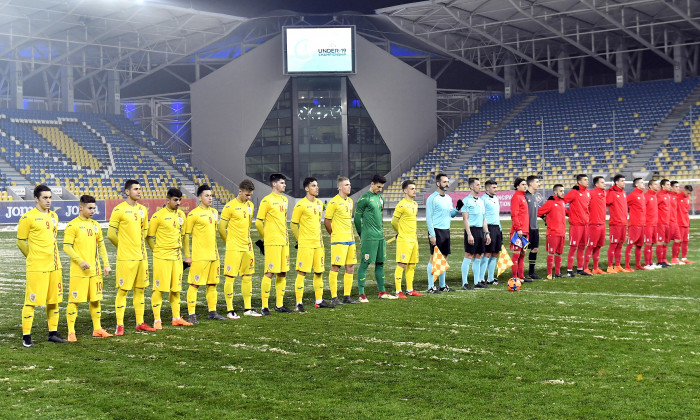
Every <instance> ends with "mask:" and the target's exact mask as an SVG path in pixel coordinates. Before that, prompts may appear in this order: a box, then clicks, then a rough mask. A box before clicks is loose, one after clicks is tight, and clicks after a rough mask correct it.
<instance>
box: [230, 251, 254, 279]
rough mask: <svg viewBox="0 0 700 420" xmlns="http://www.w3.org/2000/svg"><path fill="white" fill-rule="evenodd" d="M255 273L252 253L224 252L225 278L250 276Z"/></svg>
mask: <svg viewBox="0 0 700 420" xmlns="http://www.w3.org/2000/svg"><path fill="white" fill-rule="evenodd" d="M253 273H255V254H254V253H253V251H226V256H225V257H224V275H225V276H226V277H237V276H250V275H253Z"/></svg>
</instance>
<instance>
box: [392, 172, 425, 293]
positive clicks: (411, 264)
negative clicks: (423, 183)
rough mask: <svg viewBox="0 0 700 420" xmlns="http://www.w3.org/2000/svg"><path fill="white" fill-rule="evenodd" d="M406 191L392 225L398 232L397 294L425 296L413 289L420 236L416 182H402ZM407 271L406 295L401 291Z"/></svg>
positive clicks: (395, 280)
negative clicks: (417, 217)
mask: <svg viewBox="0 0 700 420" xmlns="http://www.w3.org/2000/svg"><path fill="white" fill-rule="evenodd" d="M401 189H402V190H403V193H404V198H403V200H401V201H399V204H397V205H396V209H394V216H393V217H392V218H391V227H393V228H394V230H395V231H396V233H397V236H396V271H394V282H395V285H396V296H397V297H399V298H400V299H406V295H408V296H423V294H421V293H418V292H417V291H416V290H414V289H413V275H414V273H415V269H416V264H418V237H417V235H416V214H418V204H417V203H416V184H415V182H413V181H410V180H407V181H404V182H403V183H402V184H401ZM404 272H405V273H406V295H404V293H403V292H402V291H401V280H402V279H403V275H404Z"/></svg>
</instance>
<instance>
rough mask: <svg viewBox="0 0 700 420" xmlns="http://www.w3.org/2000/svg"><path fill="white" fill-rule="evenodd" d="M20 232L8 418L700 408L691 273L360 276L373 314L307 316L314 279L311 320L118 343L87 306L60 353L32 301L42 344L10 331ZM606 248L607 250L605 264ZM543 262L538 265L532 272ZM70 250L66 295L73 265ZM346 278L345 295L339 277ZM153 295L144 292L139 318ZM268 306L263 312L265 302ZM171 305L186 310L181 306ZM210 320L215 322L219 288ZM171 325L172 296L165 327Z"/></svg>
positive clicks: (5, 377)
mask: <svg viewBox="0 0 700 420" xmlns="http://www.w3.org/2000/svg"><path fill="white" fill-rule="evenodd" d="M452 226H453V229H452V233H453V238H456V239H453V251H454V252H455V254H453V255H452V256H451V257H450V258H449V262H450V264H451V265H452V268H451V270H450V271H449V273H448V284H449V285H450V286H454V287H457V286H459V285H460V277H461V275H460V269H459V267H460V263H461V259H462V255H463V254H462V251H463V246H462V229H460V228H459V226H461V223H460V222H458V221H455V222H453V224H452ZM385 229H386V232H389V231H390V230H391V227H390V226H389V225H388V224H386V226H385ZM507 229H508V226H507V224H506V226H505V227H504V230H506V231H507ZM540 229H541V230H540V232H541V233H542V235H544V229H543V227H542V226H541V227H540ZM699 230H700V223H698V222H697V221H693V222H692V227H691V249H690V253H689V259H691V260H695V261H698V262H700V252H699V251H700V249H699V247H698V246H697V245H696V244H697V240H698V237H699ZM419 232H421V234H422V235H423V236H422V237H421V238H420V243H421V246H420V252H421V263H420V264H419V265H418V268H417V270H416V283H417V289H418V290H421V291H422V290H425V288H426V261H427V255H428V252H427V246H426V241H427V240H426V238H425V233H424V232H425V224H424V223H422V224H421V225H420V226H419ZM254 236H256V235H255V233H254ZM14 238H15V234H14V232H3V233H0V257H1V258H2V261H3V265H2V272H1V273H0V294H1V295H0V301H1V302H2V305H1V306H0V407H2V417H3V418H35V417H37V416H40V417H45V418H62V419H65V418H90V419H99V418H139V419H144V418H175V417H183V418H190V417H197V418H202V419H205V418H206V419H208V418H240V419H244V418H256V419H268V418H421V419H426V418H451V419H454V418H560V419H564V418H634V419H637V418H697V417H698V416H699V415H700V321H698V320H699V319H700V287H699V286H700V263H699V264H695V265H687V266H674V267H671V268H668V269H664V270H655V271H650V272H642V273H640V272H635V273H630V274H616V275H600V276H595V277H588V278H581V277H577V278H574V279H569V278H562V279H556V280H551V281H543V280H539V281H536V282H534V283H526V284H524V286H523V289H522V290H521V291H520V292H518V293H512V292H508V291H506V288H505V286H503V285H501V286H497V287H492V288H490V289H488V290H476V291H466V292H462V291H458V292H455V293H449V294H442V295H426V296H425V297H423V298H411V299H409V300H402V301H386V300H382V301H379V300H377V299H376V283H374V281H373V280H372V279H373V275H374V274H373V269H372V267H370V270H369V272H368V275H369V277H370V280H369V281H368V296H369V298H370V303H369V304H366V305H345V306H342V307H340V308H337V309H333V310H325V309H324V310H321V309H313V292H312V289H311V276H308V278H307V282H306V293H305V303H306V307H307V311H308V312H307V313H306V314H275V313H273V315H272V316H270V317H266V318H242V319H240V320H237V321H221V322H214V321H206V320H205V321H202V322H201V323H200V324H199V325H198V326H194V327H190V328H176V327H171V326H170V325H169V322H164V325H165V327H164V330H163V331H159V332H157V333H137V332H135V331H134V318H133V309H131V307H130V308H129V309H127V318H126V331H127V332H126V335H124V336H123V337H113V338H108V339H93V338H92V337H90V333H91V331H92V325H91V321H90V316H89V313H88V307H87V304H82V305H80V312H79V315H78V323H77V331H78V340H79V341H78V343H75V344H65V345H55V344H51V343H48V342H46V317H45V314H44V311H43V309H42V308H39V309H37V313H36V317H35V322H34V329H33V335H32V336H33V339H34V342H35V345H34V347H33V348H31V349H25V348H23V347H22V345H21V327H20V322H21V318H20V311H21V306H22V300H23V293H24V278H25V277H24V275H25V274H24V259H23V258H22V255H21V253H20V252H19V250H18V249H17V248H16V246H15V241H14ZM255 239H256V238H255V237H254V239H253V240H255ZM326 239H328V238H326ZM59 240H61V241H62V233H61V237H59ZM542 245H544V238H542ZM108 249H109V251H110V253H111V259H112V262H113V267H114V258H115V257H114V248H113V247H112V246H111V244H108ZM326 249H327V250H328V247H327V248H326ZM221 251H222V255H223V249H222V250H221ZM606 251H607V246H606V247H605V248H603V253H602V254H601V259H602V261H601V265H602V266H606V262H605V260H606ZM394 252H395V251H394V245H393V244H391V245H389V247H388V256H389V262H388V263H387V264H386V274H387V285H388V290H389V291H393V290H394V287H393V283H394V281H393V271H394V268H395V263H394ZM294 253H295V252H294V250H293V249H292V254H294ZM256 254H257V252H256ZM62 255H63V254H62ZM544 255H545V254H544V253H542V254H541V256H540V258H539V259H538V273H539V274H540V276H542V277H544V274H545V267H546V266H545V258H544ZM256 257H259V255H256ZM292 257H293V256H292ZM63 258H64V281H65V283H64V284H65V287H67V276H68V261H67V257H66V256H65V255H63ZM292 259H293V258H292ZM292 262H293V261H292ZM256 269H257V274H256V275H255V276H254V279H253V306H254V307H256V308H258V309H259V304H260V295H259V290H260V289H259V285H260V276H261V274H260V273H261V269H262V262H261V261H260V259H259V258H258V261H257V266H256ZM509 274H510V270H508V272H506V273H504V274H503V275H502V276H501V280H503V281H502V282H501V284H504V283H505V280H506V279H507V277H508V275H509ZM293 278H294V275H290V278H289V280H288V283H287V293H286V299H285V300H286V303H287V305H288V306H290V307H291V306H292V305H293V303H294V302H293V300H294V293H293V287H292V284H293ZM340 280H341V281H339V283H340V285H341V290H342V276H341V279H340ZM324 281H327V273H326V274H325V275H324ZM273 285H274V282H273ZM235 290H236V297H235V299H234V304H235V306H236V308H237V310H238V311H239V313H240V312H241V307H242V301H241V297H240V283H239V282H238V281H237V283H236V289H235ZM150 293H151V291H150V288H149V289H148V290H147V293H146V294H147V299H146V320H147V321H148V322H149V323H150V322H151V321H152V314H151V312H150ZM356 294H357V288H356V287H355V289H354V293H353V295H355V296H356ZM114 295H115V292H114V275H112V276H110V277H108V278H107V279H106V280H105V299H104V301H103V306H102V308H103V315H102V322H103V325H104V326H105V327H106V328H107V329H108V330H110V331H113V329H114V324H115V321H114ZM183 295H184V293H183ZM324 297H326V298H327V297H328V294H326V295H325V296H324ZM183 298H184V296H183ZM271 299H273V301H272V302H274V294H273V296H272V297H271ZM183 300H184V299H183ZM66 302H67V296H66V297H65V300H64V303H62V304H61V323H60V324H59V332H60V333H61V334H62V335H63V336H64V337H65V336H66V335H67V331H66V321H65V306H66ZM199 302H200V304H199V306H198V314H199V317H200V319H206V307H205V305H204V296H203V293H201V292H200V294H199ZM129 305H131V295H130V296H129ZM182 309H183V313H185V312H186V308H185V305H184V303H183V306H182ZM219 312H220V313H224V312H225V304H224V299H223V281H222V284H221V285H219ZM169 318H170V309H169V304H168V303H167V300H166V301H165V302H164V308H163V319H164V320H167V319H169Z"/></svg>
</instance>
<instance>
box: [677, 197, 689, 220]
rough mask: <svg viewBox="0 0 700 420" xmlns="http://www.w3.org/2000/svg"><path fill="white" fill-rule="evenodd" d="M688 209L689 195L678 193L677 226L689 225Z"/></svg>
mask: <svg viewBox="0 0 700 420" xmlns="http://www.w3.org/2000/svg"><path fill="white" fill-rule="evenodd" d="M688 210H690V197H686V196H685V194H683V193H678V226H680V227H689V226H690V216H688Z"/></svg>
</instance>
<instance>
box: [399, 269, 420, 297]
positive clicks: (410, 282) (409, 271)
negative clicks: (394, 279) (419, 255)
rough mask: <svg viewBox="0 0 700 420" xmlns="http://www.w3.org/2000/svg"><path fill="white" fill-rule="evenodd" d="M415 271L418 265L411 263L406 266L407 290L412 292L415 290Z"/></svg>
mask: <svg viewBox="0 0 700 420" xmlns="http://www.w3.org/2000/svg"><path fill="white" fill-rule="evenodd" d="M415 273H416V265H415V264H409V265H407V266H406V291H409V292H410V291H412V290H413V275H414V274H415ZM397 290H398V289H397Z"/></svg>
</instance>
